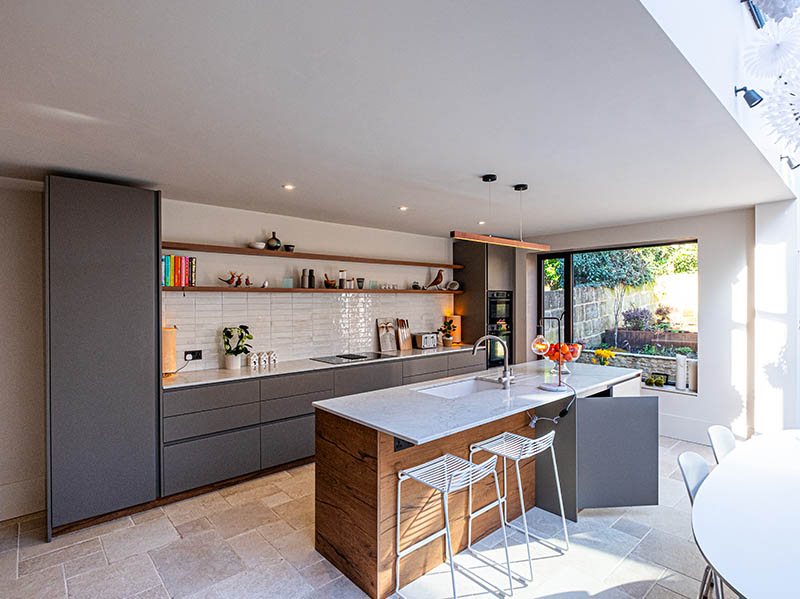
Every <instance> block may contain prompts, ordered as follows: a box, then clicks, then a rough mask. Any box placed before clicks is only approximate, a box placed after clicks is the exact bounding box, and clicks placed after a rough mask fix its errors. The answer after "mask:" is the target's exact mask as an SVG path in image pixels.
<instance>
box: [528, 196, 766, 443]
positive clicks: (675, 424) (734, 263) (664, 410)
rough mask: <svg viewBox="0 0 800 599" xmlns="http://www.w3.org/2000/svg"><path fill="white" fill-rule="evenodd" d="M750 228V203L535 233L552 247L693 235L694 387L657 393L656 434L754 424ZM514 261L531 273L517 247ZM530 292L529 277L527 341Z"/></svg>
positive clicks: (696, 433) (690, 435) (745, 428)
mask: <svg viewBox="0 0 800 599" xmlns="http://www.w3.org/2000/svg"><path fill="white" fill-rule="evenodd" d="M754 228H755V223H754V210H753V209H752V208H749V209H744V210H736V211H730V212H721V213H717V214H710V215H706V216H698V217H692V218H683V219H675V220H667V221H658V222H650V223H641V224H635V225H626V226H620V227H611V228H604V229H591V230H586V231H576V232H572V233H563V234H558V235H543V236H539V237H537V238H536V241H538V242H542V243H547V244H549V245H550V246H551V247H552V250H553V251H558V250H576V249H593V248H606V247H613V246H622V245H630V244H638V243H653V242H660V241H677V240H687V239H697V240H698V266H699V310H698V324H699V336H698V337H699V348H700V356H699V371H698V376H699V381H698V395H697V396H696V397H695V396H691V395H680V394H677V393H660V394H659V395H660V397H661V401H660V411H661V432H662V434H666V435H669V436H674V437H678V438H682V439H687V440H692V441H697V442H701V443H707V437H706V429H707V427H708V426H709V425H711V424H724V425H726V426H730V427H732V428H733V430H734V432H735V433H736V434H737V435H740V436H746V435H747V434H748V433H749V432H750V431H752V429H753V378H754V376H753V349H752V341H753V339H754V330H753V327H754V291H753V261H754V258H753V253H754V246H755V231H754ZM526 265H527V268H526ZM517 268H518V280H519V279H521V278H522V277H523V276H525V275H523V271H527V278H528V281H531V280H532V278H533V277H535V274H536V269H535V261H533V260H527V261H526V260H525V255H524V253H522V252H520V253H519V254H518V259H517ZM533 280H535V279H533ZM535 294H536V288H535V286H534V285H531V284H530V283H529V284H528V285H527V297H526V298H520V299H524V300H525V301H524V302H519V303H521V304H525V305H528V306H529V307H530V310H529V311H528V326H527V327H526V333H527V339H526V345H529V344H530V341H531V340H532V338H533V336H534V335H535V332H536V331H535V322H531V320H532V319H535V310H536V308H535V306H536V298H535ZM521 343H522V341H521V340H520V345H521ZM518 348H519V349H520V350H523V349H526V348H523V347H519V346H518ZM519 355H522V354H519Z"/></svg>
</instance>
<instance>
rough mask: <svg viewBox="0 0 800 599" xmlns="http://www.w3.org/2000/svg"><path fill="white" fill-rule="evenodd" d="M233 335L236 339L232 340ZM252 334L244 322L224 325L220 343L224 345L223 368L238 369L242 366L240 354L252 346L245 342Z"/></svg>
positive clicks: (243, 353)
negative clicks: (228, 325) (230, 325)
mask: <svg viewBox="0 0 800 599" xmlns="http://www.w3.org/2000/svg"><path fill="white" fill-rule="evenodd" d="M234 336H235V337H236V340H235V341H234ZM252 338H253V336H252V335H251V334H250V328H249V327H248V326H247V325H246V324H240V325H239V326H238V327H225V328H224V329H222V344H223V345H224V346H225V368H226V369H227V370H239V369H240V368H241V367H242V358H241V356H242V355H245V356H246V355H247V354H249V353H250V350H251V349H252V346H251V345H250V344H249V343H247V342H248V341H249V340H251V339H252Z"/></svg>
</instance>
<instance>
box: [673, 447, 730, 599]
mask: <svg viewBox="0 0 800 599" xmlns="http://www.w3.org/2000/svg"><path fill="white" fill-rule="evenodd" d="M678 466H679V467H680V469H681V475H683V483H684V484H685V485H686V492H687V493H689V502H690V503H691V504H692V505H694V498H695V497H696V496H697V491H699V490H700V485H702V484H703V481H704V480H705V479H706V477H707V476H708V475H709V473H710V472H711V468H709V466H708V462H706V461H705V459H704V458H703V457H702V456H700V455H698V454H696V453H695V452H693V451H685V452H683V453H682V454H681V455H679V456H678ZM709 584H713V586H714V592H715V593H716V597H717V599H725V591H724V590H723V589H722V583H721V582H720V579H719V576H717V573H716V572H714V571H713V570H712V569H711V566H709V565H708V564H706V569H705V571H704V572H703V580H702V581H701V582H700V593H699V594H698V595H697V597H698V599H704V597H706V591H707V590H708V586H709Z"/></svg>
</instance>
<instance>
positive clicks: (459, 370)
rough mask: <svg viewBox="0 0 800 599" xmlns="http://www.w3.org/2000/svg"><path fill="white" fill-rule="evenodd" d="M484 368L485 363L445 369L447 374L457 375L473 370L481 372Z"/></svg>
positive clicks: (470, 372) (469, 372)
mask: <svg viewBox="0 0 800 599" xmlns="http://www.w3.org/2000/svg"><path fill="white" fill-rule="evenodd" d="M482 370H486V364H482V365H479V364H478V365H475V366H464V367H463V368H453V369H452V370H448V371H447V376H459V375H462V374H472V373H473V372H481V371H482Z"/></svg>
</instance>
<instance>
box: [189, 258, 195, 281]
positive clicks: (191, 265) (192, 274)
mask: <svg viewBox="0 0 800 599" xmlns="http://www.w3.org/2000/svg"><path fill="white" fill-rule="evenodd" d="M189 285H190V286H192V287H196V286H197V258H196V257H194V256H192V257H191V258H189Z"/></svg>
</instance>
